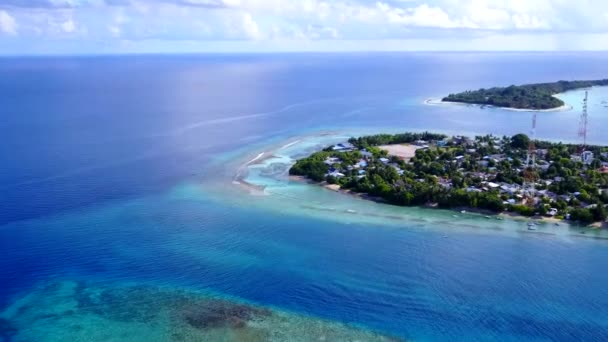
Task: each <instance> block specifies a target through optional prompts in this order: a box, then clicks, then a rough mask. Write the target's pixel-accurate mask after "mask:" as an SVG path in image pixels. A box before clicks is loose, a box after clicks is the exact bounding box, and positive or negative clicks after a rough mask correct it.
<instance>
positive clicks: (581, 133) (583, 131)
mask: <svg viewBox="0 0 608 342" xmlns="http://www.w3.org/2000/svg"><path fill="white" fill-rule="evenodd" d="M588 100H589V92H588V91H585V99H584V100H583V112H582V113H581V120H580V123H579V126H578V137H579V138H580V139H581V146H580V147H579V149H580V153H583V152H585V148H586V147H587V124H588V123H589V113H588V111H587V110H588V102H589V101H588Z"/></svg>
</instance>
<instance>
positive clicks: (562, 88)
mask: <svg viewBox="0 0 608 342" xmlns="http://www.w3.org/2000/svg"><path fill="white" fill-rule="evenodd" d="M607 85H608V79H603V80H592V81H559V82H554V83H536V84H525V85H519V86H515V85H512V86H509V87H494V88H489V89H483V88H482V89H479V90H474V91H465V92H462V93H457V94H450V95H448V96H446V97H444V98H443V99H442V102H458V103H469V104H477V105H489V106H495V107H503V108H513V109H525V110H549V109H556V108H560V107H563V106H565V103H564V102H563V101H562V100H560V99H558V98H557V97H555V96H553V95H555V94H559V93H563V92H566V91H569V90H575V89H581V88H589V87H593V86H607Z"/></svg>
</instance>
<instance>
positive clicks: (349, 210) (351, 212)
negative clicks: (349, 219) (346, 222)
mask: <svg viewBox="0 0 608 342" xmlns="http://www.w3.org/2000/svg"><path fill="white" fill-rule="evenodd" d="M346 212H347V213H350V214H354V213H356V212H357V211H356V210H352V209H348V210H346Z"/></svg>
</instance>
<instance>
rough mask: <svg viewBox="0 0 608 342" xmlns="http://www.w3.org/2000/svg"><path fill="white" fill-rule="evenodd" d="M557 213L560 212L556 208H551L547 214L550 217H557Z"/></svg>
mask: <svg viewBox="0 0 608 342" xmlns="http://www.w3.org/2000/svg"><path fill="white" fill-rule="evenodd" d="M557 212H558V210H557V209H556V208H551V209H549V211H548V212H547V214H548V215H549V216H555V215H557Z"/></svg>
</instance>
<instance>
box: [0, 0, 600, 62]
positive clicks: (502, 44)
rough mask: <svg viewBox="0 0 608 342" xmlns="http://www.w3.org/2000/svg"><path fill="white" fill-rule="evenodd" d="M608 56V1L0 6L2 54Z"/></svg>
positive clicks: (195, 0) (16, 1)
mask: <svg viewBox="0 0 608 342" xmlns="http://www.w3.org/2000/svg"><path fill="white" fill-rule="evenodd" d="M582 50H592V51H598V50H608V0H511V1H507V0H420V1H419V0H378V1H372V0H0V55H52V54H128V53H206V52H295V51H315V52H317V51H328V52H336V51H582Z"/></svg>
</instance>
